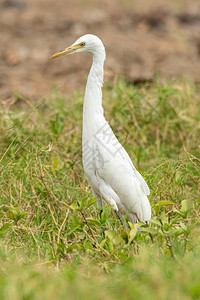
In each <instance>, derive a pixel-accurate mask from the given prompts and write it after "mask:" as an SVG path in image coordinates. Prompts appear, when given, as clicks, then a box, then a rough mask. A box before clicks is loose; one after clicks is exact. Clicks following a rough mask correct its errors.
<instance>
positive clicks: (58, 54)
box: [50, 44, 83, 59]
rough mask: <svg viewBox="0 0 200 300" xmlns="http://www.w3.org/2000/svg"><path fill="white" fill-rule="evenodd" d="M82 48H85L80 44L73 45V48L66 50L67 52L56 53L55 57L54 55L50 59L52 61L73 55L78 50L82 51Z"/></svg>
mask: <svg viewBox="0 0 200 300" xmlns="http://www.w3.org/2000/svg"><path fill="white" fill-rule="evenodd" d="M82 47H83V46H81V45H80V44H79V45H72V46H70V47H68V48H66V49H65V50H62V51H60V52H58V53H55V54H54V55H52V56H51V57H50V59H54V58H57V57H59V56H62V55H65V54H70V53H73V52H75V51H76V50H77V49H80V48H82Z"/></svg>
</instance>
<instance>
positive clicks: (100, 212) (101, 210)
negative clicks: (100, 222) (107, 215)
mask: <svg viewBox="0 0 200 300" xmlns="http://www.w3.org/2000/svg"><path fill="white" fill-rule="evenodd" d="M102 212H103V209H102V208H101V209H100V211H99V218H100V219H101V215H102Z"/></svg>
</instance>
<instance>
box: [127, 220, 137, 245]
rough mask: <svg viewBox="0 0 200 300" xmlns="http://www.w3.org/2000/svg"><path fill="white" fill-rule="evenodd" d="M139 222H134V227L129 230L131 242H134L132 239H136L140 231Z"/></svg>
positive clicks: (129, 240) (129, 241)
mask: <svg viewBox="0 0 200 300" xmlns="http://www.w3.org/2000/svg"><path fill="white" fill-rule="evenodd" d="M138 226H139V225H138V224H134V228H133V229H131V231H130V232H129V238H128V243H129V244H130V243H131V242H132V240H133V239H134V237H135V236H136V234H137V231H138Z"/></svg>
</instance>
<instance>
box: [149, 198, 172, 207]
mask: <svg viewBox="0 0 200 300" xmlns="http://www.w3.org/2000/svg"><path fill="white" fill-rule="evenodd" d="M173 204H174V203H173V202H172V201H169V200H162V201H158V202H157V203H156V204H155V205H153V207H156V206H166V205H173Z"/></svg>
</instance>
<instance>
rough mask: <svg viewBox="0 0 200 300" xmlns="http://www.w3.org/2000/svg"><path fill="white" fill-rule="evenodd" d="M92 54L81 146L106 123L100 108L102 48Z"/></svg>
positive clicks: (103, 58) (84, 106) (85, 98)
mask: <svg viewBox="0 0 200 300" xmlns="http://www.w3.org/2000/svg"><path fill="white" fill-rule="evenodd" d="M99 50H100V51H98V52H96V53H94V54H93V63H92V67H91V69H90V73H89V75H88V79H87V84H86V89H85V97H84V104H83V141H82V142H83V144H85V143H86V142H88V141H89V140H91V138H92V137H94V136H95V134H96V133H97V132H98V130H100V129H101V127H102V126H103V124H104V123H105V122H106V121H105V118H104V113H103V107H102V90H101V89H102V86H103V65H104V60H105V50H104V47H103V48H102V49H99Z"/></svg>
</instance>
